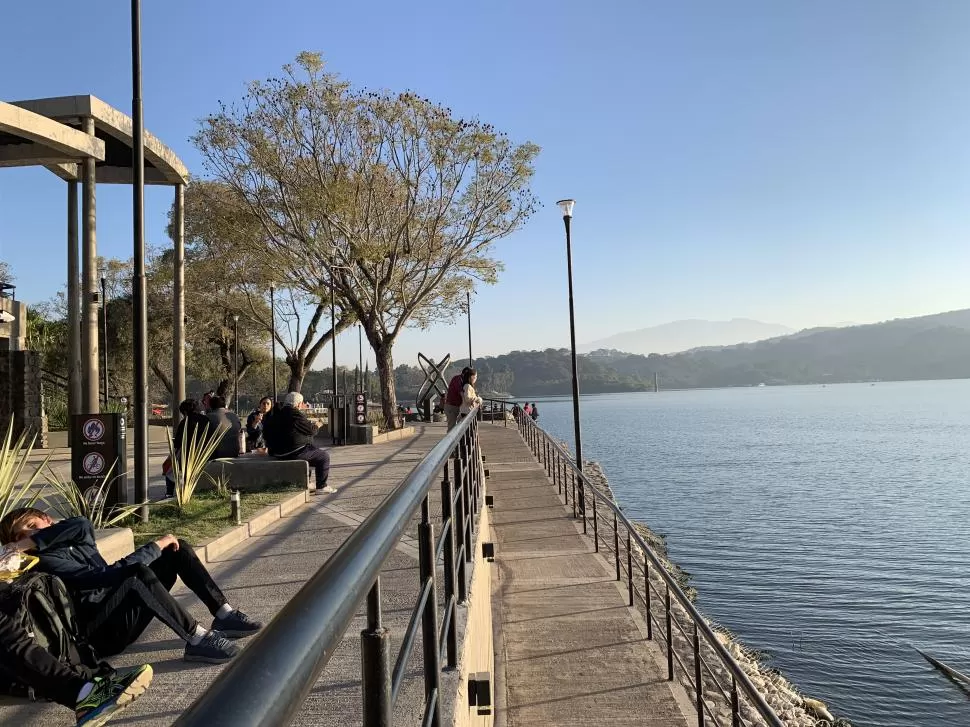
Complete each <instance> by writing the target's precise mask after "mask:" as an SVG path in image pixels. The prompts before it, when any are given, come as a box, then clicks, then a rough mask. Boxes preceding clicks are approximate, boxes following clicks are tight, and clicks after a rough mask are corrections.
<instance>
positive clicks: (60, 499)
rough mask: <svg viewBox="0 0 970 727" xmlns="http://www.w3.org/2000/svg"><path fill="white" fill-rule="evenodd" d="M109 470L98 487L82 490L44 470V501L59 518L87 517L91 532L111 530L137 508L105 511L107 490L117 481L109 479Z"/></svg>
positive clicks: (68, 479)
mask: <svg viewBox="0 0 970 727" xmlns="http://www.w3.org/2000/svg"><path fill="white" fill-rule="evenodd" d="M113 470H114V465H112V467H111V469H110V470H109V471H108V473H107V474H106V475H105V480H104V483H103V484H102V485H101V487H90V488H88V489H87V490H82V489H81V487H80V486H78V484H77V483H76V482H75V481H74V480H72V479H70V478H65V477H62V476H61V475H59V474H57V473H56V472H54V470H52V469H51V468H50V467H48V468H47V472H46V473H45V478H46V479H47V490H45V491H44V494H43V495H42V497H43V499H44V502H46V503H47V505H48V506H49V507H50V508H51V509H52V510H53V511H54V512H56V513H57V514H58V515H59V516H60V517H62V518H70V517H85V518H87V519H88V520H90V521H91V524H92V525H93V526H94V528H95V530H100V529H103V528H110V527H114V526H115V525H117V524H118V523H120V522H122V521H123V520H126V519H127V518H129V517H130V516H131V515H133V514H134V513H135V512H137V511H138V510H139V509H140V508H141V505H115V506H113V507H112V508H110V509H108V510H105V505H106V504H107V499H108V491H109V489H110V488H111V487H112V485H113V483H114V481H115V480H116V479H117V477H112V476H111V472H112V471H113Z"/></svg>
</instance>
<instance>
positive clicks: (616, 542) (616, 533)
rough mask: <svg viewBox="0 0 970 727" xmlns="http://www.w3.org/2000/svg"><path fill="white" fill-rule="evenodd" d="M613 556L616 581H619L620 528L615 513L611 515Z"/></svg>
mask: <svg viewBox="0 0 970 727" xmlns="http://www.w3.org/2000/svg"><path fill="white" fill-rule="evenodd" d="M613 555H614V559H615V560H616V580H620V526H619V525H618V524H617V522H616V513H615V512H614V513H613Z"/></svg>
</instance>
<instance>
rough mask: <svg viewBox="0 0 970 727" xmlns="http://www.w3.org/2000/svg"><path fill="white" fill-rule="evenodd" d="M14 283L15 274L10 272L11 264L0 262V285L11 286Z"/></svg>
mask: <svg viewBox="0 0 970 727" xmlns="http://www.w3.org/2000/svg"><path fill="white" fill-rule="evenodd" d="M13 281H14V277H13V273H12V272H10V263H7V262H4V261H3V260H0V284H9V283H12V282H13Z"/></svg>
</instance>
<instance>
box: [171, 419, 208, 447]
mask: <svg viewBox="0 0 970 727" xmlns="http://www.w3.org/2000/svg"><path fill="white" fill-rule="evenodd" d="M186 427H188V429H189V431H188V432H186V431H185V428H186ZM208 428H209V419H208V418H207V417H206V415H205V414H200V413H198V412H192V413H191V414H189V415H188V416H187V417H182V421H180V422H179V423H178V426H177V427H175V434H173V435H172V442H173V443H174V444H175V451H176V452H181V451H182V441H183V439H182V438H183V437H185V440H184V441H185V442H186V443H189V442H191V441H192V438H193V437H202V436H203V435H204V434H205V431H206V430H207V429H208Z"/></svg>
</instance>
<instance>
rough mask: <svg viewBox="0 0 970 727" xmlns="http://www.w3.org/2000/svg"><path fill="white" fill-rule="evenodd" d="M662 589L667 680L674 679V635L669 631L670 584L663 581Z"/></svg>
mask: <svg viewBox="0 0 970 727" xmlns="http://www.w3.org/2000/svg"><path fill="white" fill-rule="evenodd" d="M664 586H665V590H664V611H665V612H666V615H665V618H666V620H667V624H666V625H667V681H668V682H672V681H673V680H674V635H673V633H671V631H670V626H671V624H670V584H669V583H665V584H664Z"/></svg>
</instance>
